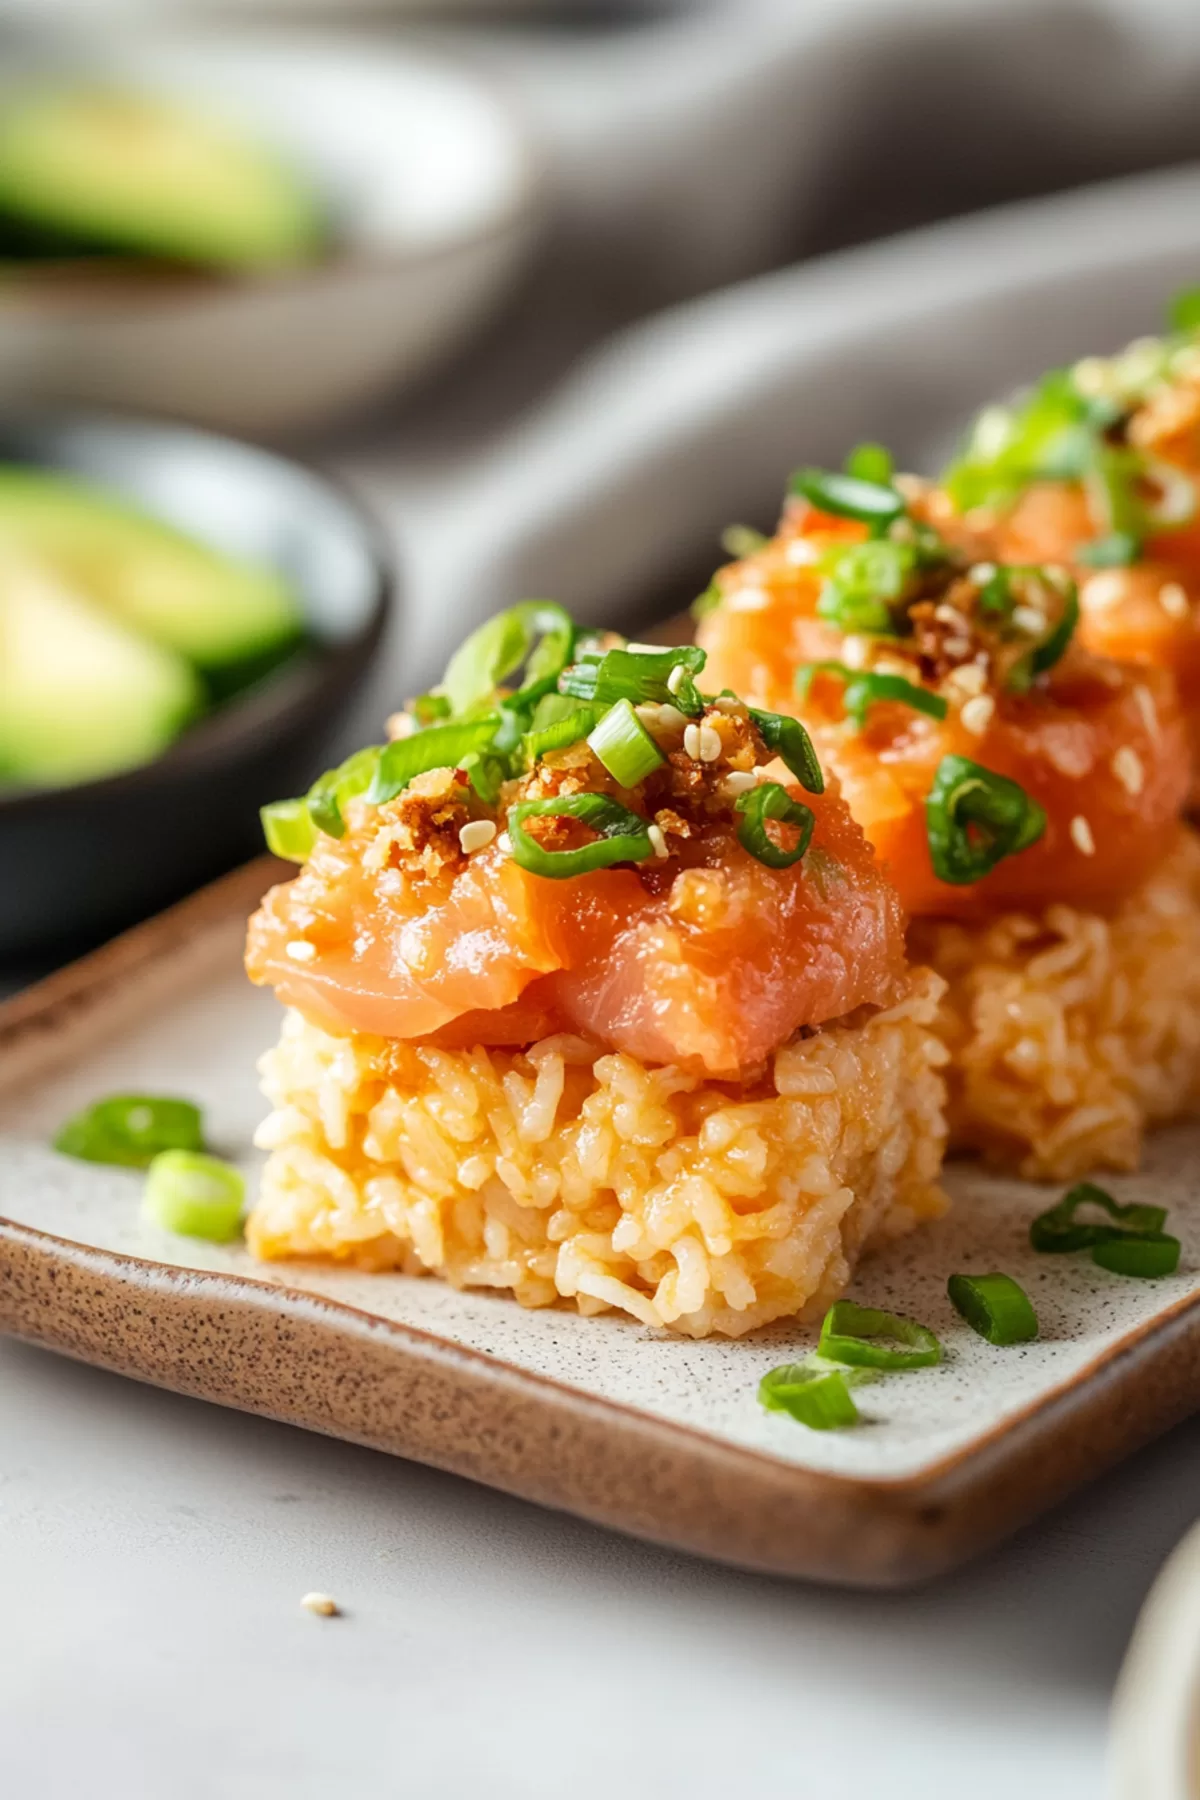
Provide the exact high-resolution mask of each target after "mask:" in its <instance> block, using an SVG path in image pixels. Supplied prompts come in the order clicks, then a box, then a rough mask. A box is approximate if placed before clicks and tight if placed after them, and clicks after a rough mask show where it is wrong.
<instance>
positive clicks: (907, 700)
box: [796, 662, 949, 731]
mask: <svg viewBox="0 0 1200 1800" xmlns="http://www.w3.org/2000/svg"><path fill="white" fill-rule="evenodd" d="M817 675H836V676H838V677H839V678H840V679H841V680H842V681H844V682H845V684H846V687H845V692H844V693H843V695H842V706H843V707H844V709H845V712H846V716H847V718H849V719H852V720H853V722H854V724H855V725H856V726H857V728H858V729H859V730H860V731H861V730H862V728H863V725H864V724H865V723H866V717H867V713H868V711H869V710H870V708H871V707H872V706H876V705H879V704H881V703H882V702H883V701H887V700H891V701H894V702H895V703H896V704H897V705H898V706H907V707H909V708H911V710H912V711H913V712H919V713H924V714H926V716H927V717H928V718H930V719H944V718H945V717H946V713H947V712H948V710H949V705H948V702H947V701H946V700H945V699H944V698H943V696H942V695H941V694H933V693H930V691H929V689H928V688H923V687H918V686H917V685H916V683H915V682H912V681H906V680H905V679H904V677H903V675H885V674H883V673H881V672H879V671H877V670H872V669H850V668H847V666H846V664H845V663H840V662H814V663H802V664H801V665H800V667H799V668H798V669H797V671H796V693H797V694H798V695H799V697H800V698H801V699H802V700H803V699H806V698H807V696H808V691H809V689H810V688H811V686H812V684H813V679H814V677H815V676H817Z"/></svg>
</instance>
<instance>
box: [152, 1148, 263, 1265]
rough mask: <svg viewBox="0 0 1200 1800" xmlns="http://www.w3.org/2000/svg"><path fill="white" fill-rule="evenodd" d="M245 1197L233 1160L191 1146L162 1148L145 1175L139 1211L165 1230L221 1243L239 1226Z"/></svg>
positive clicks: (244, 1186) (242, 1180) (244, 1190)
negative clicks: (190, 1147)
mask: <svg viewBox="0 0 1200 1800" xmlns="http://www.w3.org/2000/svg"><path fill="white" fill-rule="evenodd" d="M245 1200H246V1181H245V1177H244V1176H243V1175H242V1174H241V1173H240V1172H239V1171H238V1170H237V1169H235V1168H234V1167H233V1165H232V1164H231V1163H227V1162H222V1161H221V1159H220V1157H219V1156H200V1155H198V1154H197V1153H196V1152H195V1151H194V1150H164V1151H163V1153H162V1155H161V1156H156V1157H155V1158H154V1161H153V1162H152V1163H151V1164H150V1168H149V1171H148V1173H147V1175H146V1188H145V1192H144V1194H143V1196H142V1211H143V1213H144V1214H145V1216H146V1218H147V1219H148V1220H149V1221H150V1223H151V1224H152V1225H157V1226H159V1227H160V1228H161V1229H162V1230H163V1231H173V1232H176V1233H177V1234H178V1235H179V1236H180V1237H195V1238H208V1239H209V1240H210V1241H211V1242H212V1243H214V1244H224V1243H227V1242H228V1241H229V1239H230V1238H235V1237H237V1235H238V1233H239V1232H240V1230H241V1228H242V1207H243V1206H244V1204H245Z"/></svg>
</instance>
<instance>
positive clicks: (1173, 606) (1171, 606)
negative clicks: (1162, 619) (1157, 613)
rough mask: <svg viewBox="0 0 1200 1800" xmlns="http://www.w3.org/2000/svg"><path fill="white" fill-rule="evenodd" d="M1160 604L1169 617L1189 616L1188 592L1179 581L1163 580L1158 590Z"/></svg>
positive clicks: (1181, 617) (1183, 617) (1184, 617)
mask: <svg viewBox="0 0 1200 1800" xmlns="http://www.w3.org/2000/svg"><path fill="white" fill-rule="evenodd" d="M1158 604H1159V605H1160V606H1161V607H1162V609H1163V611H1164V612H1165V613H1166V615H1167V617H1168V618H1169V619H1186V618H1187V616H1188V611H1189V608H1188V597H1187V593H1186V591H1185V589H1183V588H1182V587H1180V585H1179V583H1178V582H1177V581H1164V582H1163V584H1162V586H1161V587H1160V588H1159V590H1158Z"/></svg>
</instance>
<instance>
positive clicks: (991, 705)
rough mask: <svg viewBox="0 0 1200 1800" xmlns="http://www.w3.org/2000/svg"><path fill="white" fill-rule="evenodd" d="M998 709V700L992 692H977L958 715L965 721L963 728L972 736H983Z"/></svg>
mask: <svg viewBox="0 0 1200 1800" xmlns="http://www.w3.org/2000/svg"><path fill="white" fill-rule="evenodd" d="M995 710H996V702H995V701H994V700H993V698H992V696H991V695H990V694H975V695H974V696H973V697H972V698H971V699H970V700H968V701H967V702H966V703H965V705H964V706H963V709H962V711H961V713H960V714H959V715H958V716H959V718H960V719H961V720H962V722H963V729H964V730H966V731H969V732H970V733H971V736H972V737H982V736H983V734H984V732H985V731H986V730H987V728H988V726H989V725H990V724H991V722H992V714H993V713H994V712H995Z"/></svg>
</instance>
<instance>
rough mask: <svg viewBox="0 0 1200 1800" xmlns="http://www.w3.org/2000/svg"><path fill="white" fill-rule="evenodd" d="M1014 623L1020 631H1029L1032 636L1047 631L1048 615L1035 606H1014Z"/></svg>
mask: <svg viewBox="0 0 1200 1800" xmlns="http://www.w3.org/2000/svg"><path fill="white" fill-rule="evenodd" d="M1012 622H1013V624H1014V625H1015V626H1016V628H1017V630H1018V631H1028V632H1029V633H1030V635H1031V636H1033V635H1034V634H1036V633H1040V632H1043V631H1045V629H1046V615H1045V613H1040V612H1039V611H1038V610H1037V608H1036V607H1035V606H1014V607H1013V615H1012Z"/></svg>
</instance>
